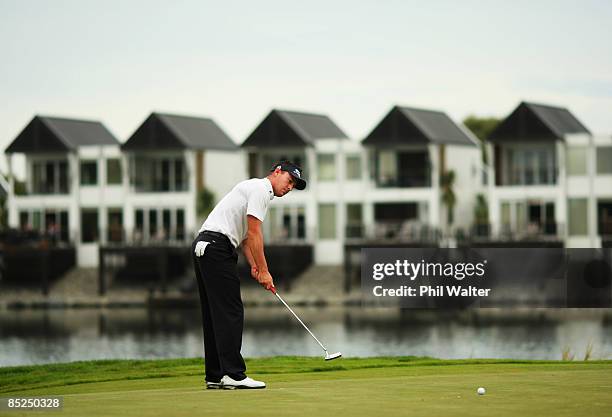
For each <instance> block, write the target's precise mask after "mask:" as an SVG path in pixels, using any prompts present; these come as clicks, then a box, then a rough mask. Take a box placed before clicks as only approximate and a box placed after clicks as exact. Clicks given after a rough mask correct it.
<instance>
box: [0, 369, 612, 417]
mask: <svg viewBox="0 0 612 417" xmlns="http://www.w3.org/2000/svg"><path fill="white" fill-rule="evenodd" d="M247 367H248V371H249V375H250V376H252V377H255V378H260V379H262V380H264V381H266V382H267V383H268V388H267V389H265V390H257V391H218V390H203V389H202V388H203V366H202V360H201V359H175V360H156V361H93V362H73V363H68V364H54V365H40V366H24V367H10V368H0V397H10V396H16V395H22V396H35V395H61V396H63V397H64V409H63V411H61V412H59V413H58V412H48V413H44V412H36V413H35V415H36V416H44V415H56V416H57V415H62V416H110V417H113V416H122V417H127V416H130V417H131V416H143V417H144V416H154V415H163V416H199V415H203V416H226V415H227V416H243V417H246V416H277V415H278V416H295V417H303V416H304V417H305V416H328V415H331V416H337V417H340V416H344V415H350V416H351V417H359V416H397V415H410V416H444V415H449V416H450V415H452V416H470V417H473V416H492V415H494V416H521V417H531V416H555V417H563V416H579V415H580V416H584V415H586V416H589V417H596V416H610V415H612V394H610V393H612V361H589V362H557V361H513V360H438V359H432V358H415V357H388V358H387V357H383V358H362V359H359V358H343V359H338V360H335V361H331V362H325V361H323V360H322V359H320V358H306V357H274V358H260V359H251V360H247ZM479 386H484V387H485V388H487V394H486V395H484V396H478V395H476V389H477V388H478V387H479ZM0 415H7V416H20V415H24V416H25V415H32V413H31V412H30V413H27V412H23V413H21V412H16V411H7V412H4V414H3V413H2V412H1V411H0Z"/></svg>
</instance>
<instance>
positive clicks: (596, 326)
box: [0, 307, 612, 366]
mask: <svg viewBox="0 0 612 417" xmlns="http://www.w3.org/2000/svg"><path fill="white" fill-rule="evenodd" d="M296 312H297V313H298V314H299V315H300V316H301V317H302V318H303V320H305V322H306V323H307V324H309V325H310V327H311V329H312V331H313V332H314V333H315V334H316V335H317V337H319V339H320V340H321V341H322V342H323V343H324V344H326V345H327V347H328V348H329V350H330V351H341V352H342V353H343V354H344V355H345V356H379V355H416V356H432V357H437V358H514V359H561V355H562V352H563V351H564V350H566V349H569V350H570V351H571V353H572V354H574V355H575V358H576V359H583V358H584V355H585V352H586V350H587V346H588V345H589V344H591V345H592V355H591V357H592V358H594V359H612V323H611V322H610V321H609V320H605V319H603V318H602V317H603V315H601V314H583V313H582V312H580V311H579V310H578V311H577V312H576V313H575V314H572V313H568V314H563V318H562V319H543V318H536V319H533V318H530V319H526V318H522V319H521V318H516V316H514V317H507V316H501V317H496V318H491V317H489V316H486V317H484V316H478V317H476V318H475V317H474V316H473V315H471V314H472V313H470V312H467V313H462V314H455V315H453V314H450V313H448V312H446V313H445V312H427V313H418V312H415V311H412V310H404V311H401V310H393V309H367V308H359V307H353V308H348V307H347V308H322V309H317V308H297V309H296ZM536 317H537V316H536ZM201 335H202V330H201V327H200V313H199V310H195V309H185V310H147V309H135V308H132V309H106V310H105V309H101V310H98V309H90V310H88V309H84V310H61V309H57V310H21V311H0V366H11V365H25V364H40V363H50V362H69V361H77V360H90V359H116V358H121V359H127V358H137V359H153V358H177V357H198V356H199V357H201V356H203V344H202V336H201ZM242 352H243V355H244V356H246V357H260V356H274V355H307V356H317V355H321V356H322V351H321V349H320V347H319V346H318V345H317V344H316V342H315V341H314V340H313V339H312V338H311V337H310V336H309V335H308V334H307V333H306V331H305V330H304V329H303V328H302V327H301V326H300V325H299V323H297V322H296V321H295V319H294V318H293V317H291V316H289V313H288V312H287V311H286V310H284V309H282V308H263V307H259V308H247V309H246V322H245V331H244V338H243V350H242Z"/></svg>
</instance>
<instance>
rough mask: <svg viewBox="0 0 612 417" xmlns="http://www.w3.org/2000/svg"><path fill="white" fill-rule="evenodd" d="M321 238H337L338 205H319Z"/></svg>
mask: <svg viewBox="0 0 612 417" xmlns="http://www.w3.org/2000/svg"><path fill="white" fill-rule="evenodd" d="M319 238H320V239H335V238H336V205H335V204H319Z"/></svg>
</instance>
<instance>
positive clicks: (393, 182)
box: [376, 175, 431, 188]
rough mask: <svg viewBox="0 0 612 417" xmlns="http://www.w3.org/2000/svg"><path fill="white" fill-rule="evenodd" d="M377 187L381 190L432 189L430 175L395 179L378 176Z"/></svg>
mask: <svg viewBox="0 0 612 417" xmlns="http://www.w3.org/2000/svg"><path fill="white" fill-rule="evenodd" d="M376 186H377V187H379V188H419V187H431V178H430V177H429V176H428V175H422V176H418V175H397V176H393V177H385V176H382V175H380V176H378V178H376Z"/></svg>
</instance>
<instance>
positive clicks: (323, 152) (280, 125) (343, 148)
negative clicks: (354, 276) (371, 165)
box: [241, 109, 365, 264]
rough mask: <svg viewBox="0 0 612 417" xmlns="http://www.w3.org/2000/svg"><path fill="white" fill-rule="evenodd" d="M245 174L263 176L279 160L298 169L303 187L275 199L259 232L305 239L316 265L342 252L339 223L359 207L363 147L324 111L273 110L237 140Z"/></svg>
mask: <svg viewBox="0 0 612 417" xmlns="http://www.w3.org/2000/svg"><path fill="white" fill-rule="evenodd" d="M241 146H242V149H243V150H244V151H245V153H246V154H247V158H248V172H249V176H250V177H263V176H266V175H267V174H268V172H270V170H271V169H272V168H273V166H274V164H275V163H276V162H278V161H279V160H283V159H289V160H291V161H293V162H294V163H296V164H298V165H300V166H301V167H302V169H303V173H304V179H306V181H307V182H308V186H307V187H306V189H305V190H304V191H300V192H293V193H290V194H288V195H287V196H285V197H283V198H279V199H275V200H274V202H273V204H272V205H271V207H270V209H269V212H268V217H267V219H266V222H264V233H265V237H266V243H274V242H279V241H282V242H284V243H285V244H291V243H295V244H304V243H305V242H307V243H309V244H310V245H312V246H313V247H314V261H315V263H317V264H334V263H335V264H337V263H340V262H341V260H342V256H343V244H344V239H345V234H346V231H345V228H344V225H345V223H346V222H347V217H349V216H351V213H353V212H358V214H359V215H360V211H361V209H360V207H361V204H362V198H363V192H364V190H363V183H364V181H365V176H364V175H363V172H364V168H365V165H364V161H363V159H362V149H361V146H360V144H359V143H358V142H356V141H352V140H350V139H349V138H348V137H347V135H346V134H345V133H344V132H343V131H342V129H340V128H339V127H338V126H337V125H336V124H335V123H334V122H333V121H332V120H331V119H330V118H329V117H328V116H326V115H322V114H315V113H305V112H296V111H287V110H278V109H274V110H272V111H271V112H270V113H269V114H268V115H267V116H266V117H265V118H264V119H263V120H262V121H261V123H260V124H259V125H258V126H257V127H256V128H255V129H254V130H253V132H252V133H251V134H250V135H249V136H248V137H247V138H246V140H245V141H244V142H243V143H242V145H241Z"/></svg>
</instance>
